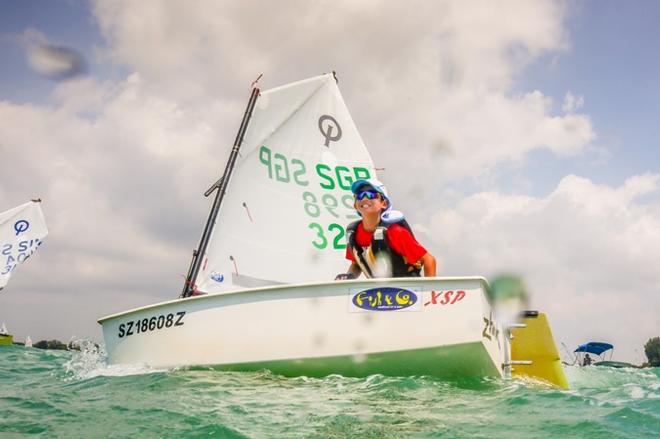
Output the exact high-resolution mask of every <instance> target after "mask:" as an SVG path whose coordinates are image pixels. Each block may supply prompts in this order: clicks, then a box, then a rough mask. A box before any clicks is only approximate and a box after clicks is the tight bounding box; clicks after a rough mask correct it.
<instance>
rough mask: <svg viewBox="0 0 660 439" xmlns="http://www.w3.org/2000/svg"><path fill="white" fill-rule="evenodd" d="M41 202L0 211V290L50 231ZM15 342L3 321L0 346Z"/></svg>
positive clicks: (31, 202) (37, 201)
mask: <svg viewBox="0 0 660 439" xmlns="http://www.w3.org/2000/svg"><path fill="white" fill-rule="evenodd" d="M40 204H41V200H33V201H30V202H28V203H25V204H22V205H20V206H17V207H14V208H13V209H9V210H7V211H4V212H1V213H0V291H2V290H3V289H4V288H5V287H6V286H7V283H8V282H9V279H10V277H11V276H12V274H13V273H14V272H15V271H16V269H17V268H18V266H19V265H21V264H23V263H24V262H26V261H27V260H28V259H29V258H30V257H31V256H32V255H33V254H34V252H35V251H36V250H37V248H39V246H40V245H41V243H42V240H43V239H44V237H46V235H47V234H48V229H47V228H46V221H45V220H44V215H43V212H42V211H41V207H40ZM0 309H2V308H0ZM12 342H13V336H12V335H10V334H9V333H8V332H7V328H6V327H5V325H4V324H3V325H2V331H0V345H2V344H4V345H7V344H12Z"/></svg>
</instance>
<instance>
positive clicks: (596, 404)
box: [0, 346, 660, 439]
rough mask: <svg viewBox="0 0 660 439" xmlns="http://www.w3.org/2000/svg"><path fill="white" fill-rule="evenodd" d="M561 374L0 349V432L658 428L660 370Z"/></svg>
mask: <svg viewBox="0 0 660 439" xmlns="http://www.w3.org/2000/svg"><path fill="white" fill-rule="evenodd" d="M567 375H568V377H569V381H570V383H571V387H572V389H571V390H570V391H560V390H555V389H550V388H547V387H543V386H541V385H538V384H533V383H524V382H520V381H510V382H505V381H501V380H494V379H483V380H469V381H460V382H445V381H441V380H438V379H435V378H430V377H423V376H421V377H385V376H381V375H374V376H370V377H368V378H346V377H341V376H329V377H326V378H323V379H312V378H305V377H301V378H284V377H281V376H277V375H274V374H272V373H270V372H268V371H261V372H256V373H240V372H217V371H210V370H205V369H202V368H199V369H180V370H160V371H159V370H152V369H149V368H146V367H140V366H130V367H129V366H108V365H106V363H105V357H104V355H103V353H102V352H101V353H99V352H96V350H94V349H87V350H85V351H84V352H65V351H43V350H38V349H31V348H23V347H22V346H0V438H3V439H4V438H14V437H16V438H19V437H47V438H57V437H61V438H76V437H85V438H87V437H89V438H96V437H98V438H128V437H132V438H134V437H139V438H145V437H237V438H243V437H249V438H287V437H309V438H344V437H366V438H399V437H434V438H435V437H452V438H453V437H476V438H497V437H502V438H505V437H506V438H516V437H520V438H530V437H575V438H591V437H594V438H596V437H598V438H600V437H608V438H609V437H625V438H627V437H631V438H650V437H660V369H658V368H655V369H609V368H600V367H589V368H578V367H568V368H567Z"/></svg>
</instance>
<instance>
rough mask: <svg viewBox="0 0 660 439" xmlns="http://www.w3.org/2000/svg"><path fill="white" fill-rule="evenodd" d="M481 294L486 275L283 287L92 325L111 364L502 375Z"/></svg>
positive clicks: (495, 331)
mask: <svg viewBox="0 0 660 439" xmlns="http://www.w3.org/2000/svg"><path fill="white" fill-rule="evenodd" d="M486 288H487V284H486V281H485V280H484V279H483V278H416V279H383V280H379V279H376V280H364V281H346V282H329V283H318V284H303V285H285V286H274V287H265V288H257V289H251V290H243V291H237V292H232V293H223V294H214V295H204V296H198V297H193V298H187V299H180V300H175V301H170V302H164V303H161V304H156V305H152V306H149V307H144V308H138V309H135V310H131V311H127V312H124V313H121V314H116V315H113V316H109V317H106V318H103V319H101V320H99V323H101V325H102V326H103V334H104V339H105V343H106V350H107V353H108V361H109V362H110V363H111V364H117V363H121V364H127V363H142V364H148V365H150V366H153V367H176V366H212V367H213V368H215V369H221V370H237V371H239V370H240V371H251V370H259V369H269V370H272V371H273V372H275V373H278V374H282V375H286V376H300V375H306V376H325V375H329V374H333V373H336V374H341V375H344V376H366V375H370V374H374V373H382V374H385V375H422V374H423V375H432V376H440V377H447V378H460V377H470V376H501V363H502V358H503V357H502V356H503V353H502V350H501V340H500V334H501V332H502V331H501V328H499V325H498V323H497V322H494V321H493V317H492V310H491V307H490V304H489V302H488V300H487V296H486ZM129 333H130V334H129Z"/></svg>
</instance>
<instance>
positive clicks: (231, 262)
mask: <svg viewBox="0 0 660 439" xmlns="http://www.w3.org/2000/svg"><path fill="white" fill-rule="evenodd" d="M374 176H375V170H374V167H373V162H372V160H371V157H370V155H369V153H368V151H367V149H366V147H365V146H364V143H363V142H362V139H361V137H360V135H359V133H358V132H357V129H356V127H355V124H354V123H353V120H352V118H351V116H350V114H349V112H348V109H347V108H346V105H345V103H344V100H343V99H342V97H341V94H340V92H339V89H338V87H337V84H336V82H335V79H334V77H333V75H332V74H328V75H322V76H317V77H315V78H310V79H307V80H303V81H298V82H296V83H293V84H288V85H285V86H281V87H277V88H274V89H271V90H266V91H263V92H262V93H261V94H260V96H259V99H258V100H257V102H256V105H255V107H254V111H253V114H252V117H251V119H250V124H249V126H248V127H247V130H246V132H245V137H244V141H243V146H242V149H241V157H240V158H239V159H238V160H237V161H236V163H235V166H234V169H233V172H232V174H231V177H230V179H229V181H228V182H227V186H226V187H227V191H226V194H225V199H224V201H223V204H222V206H221V207H220V209H219V211H218V215H217V217H216V221H215V226H214V228H213V232H212V234H211V238H210V240H209V244H208V247H207V251H206V252H205V253H204V255H203V259H204V261H205V264H204V267H203V269H201V270H200V272H199V276H198V277H197V282H196V283H197V286H198V289H199V290H200V291H203V292H222V291H228V290H236V289H241V288H248V287H249V286H250V285H252V284H253V283H252V282H249V281H248V282H245V281H244V280H245V279H256V280H257V282H258V283H259V285H267V284H269V283H268V282H270V284H279V283H294V282H313V281H323V280H328V279H332V278H334V275H336V274H337V273H338V272H340V271H343V270H345V269H346V265H347V262H346V260H345V251H346V250H345V237H344V235H345V226H346V225H347V224H348V223H350V222H351V221H353V220H355V218H356V215H355V210H354V208H353V197H352V194H351V192H350V185H351V183H352V182H353V181H354V180H355V179H358V178H370V177H374Z"/></svg>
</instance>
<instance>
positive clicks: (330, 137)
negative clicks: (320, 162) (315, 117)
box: [319, 114, 341, 148]
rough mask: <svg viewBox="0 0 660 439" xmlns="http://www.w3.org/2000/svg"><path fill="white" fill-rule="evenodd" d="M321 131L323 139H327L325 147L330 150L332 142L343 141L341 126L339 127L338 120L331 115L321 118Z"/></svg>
mask: <svg viewBox="0 0 660 439" xmlns="http://www.w3.org/2000/svg"><path fill="white" fill-rule="evenodd" d="M319 130H320V131H321V134H322V135H323V138H325V146H327V147H328V148H330V142H336V141H338V140H339V139H341V126H339V122H337V119H335V118H334V117H332V116H330V115H329V114H324V115H323V116H321V117H319Z"/></svg>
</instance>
